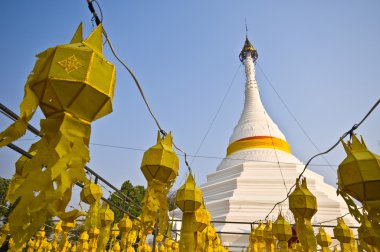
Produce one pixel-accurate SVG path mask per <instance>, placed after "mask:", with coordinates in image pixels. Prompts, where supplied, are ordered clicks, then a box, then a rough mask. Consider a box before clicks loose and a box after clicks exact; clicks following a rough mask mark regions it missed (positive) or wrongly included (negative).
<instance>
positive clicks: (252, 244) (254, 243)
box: [249, 229, 257, 251]
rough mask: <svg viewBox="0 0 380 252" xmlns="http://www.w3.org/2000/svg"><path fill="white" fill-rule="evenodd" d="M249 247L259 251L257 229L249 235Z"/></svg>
mask: <svg viewBox="0 0 380 252" xmlns="http://www.w3.org/2000/svg"><path fill="white" fill-rule="evenodd" d="M249 247H250V248H251V250H253V251H254V250H257V237H256V232H255V229H253V230H252V231H251V233H249Z"/></svg>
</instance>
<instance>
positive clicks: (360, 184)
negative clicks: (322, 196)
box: [338, 134, 380, 222]
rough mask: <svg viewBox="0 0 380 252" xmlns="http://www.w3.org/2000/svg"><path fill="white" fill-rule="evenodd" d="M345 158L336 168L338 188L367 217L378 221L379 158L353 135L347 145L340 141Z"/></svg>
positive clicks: (379, 212)
mask: <svg viewBox="0 0 380 252" xmlns="http://www.w3.org/2000/svg"><path fill="white" fill-rule="evenodd" d="M341 142H342V144H343V147H344V149H345V151H346V153H347V157H346V158H345V159H344V160H343V161H342V163H341V164H340V165H339V167H338V185H339V188H340V189H341V190H342V191H343V192H346V193H347V194H349V195H350V196H351V197H353V198H354V199H356V200H358V201H360V202H361V203H362V204H363V206H364V207H365V208H366V209H367V210H368V211H369V217H370V218H374V219H376V220H377V222H379V220H380V193H379V191H380V156H379V155H376V154H374V153H372V152H371V151H369V150H368V148H367V146H366V145H365V143H364V140H363V138H361V142H360V141H359V139H358V138H357V136H356V135H355V134H353V135H352V141H351V142H350V141H348V142H347V144H346V143H345V142H344V141H343V140H341Z"/></svg>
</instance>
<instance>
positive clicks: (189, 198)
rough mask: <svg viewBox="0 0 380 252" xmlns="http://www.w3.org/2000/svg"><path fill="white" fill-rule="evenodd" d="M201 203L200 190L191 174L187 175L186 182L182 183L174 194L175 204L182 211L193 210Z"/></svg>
mask: <svg viewBox="0 0 380 252" xmlns="http://www.w3.org/2000/svg"><path fill="white" fill-rule="evenodd" d="M202 203H203V199H202V191H201V190H200V189H199V188H198V187H197V185H196V184H195V181H194V177H193V175H192V174H191V173H190V174H189V176H187V180H186V183H185V184H184V185H182V186H181V187H180V188H179V189H178V191H177V194H176V204H177V206H178V207H179V208H180V209H181V210H182V212H184V213H185V212H194V211H195V210H197V209H198V208H199V207H200V206H201V205H202Z"/></svg>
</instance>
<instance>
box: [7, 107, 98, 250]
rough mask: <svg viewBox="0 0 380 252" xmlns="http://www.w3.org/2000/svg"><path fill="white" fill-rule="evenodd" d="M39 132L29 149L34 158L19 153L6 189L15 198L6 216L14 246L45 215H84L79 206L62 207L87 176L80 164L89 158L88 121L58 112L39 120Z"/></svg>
mask: <svg viewBox="0 0 380 252" xmlns="http://www.w3.org/2000/svg"><path fill="white" fill-rule="evenodd" d="M41 135H42V138H41V139H40V140H39V141H38V142H37V143H35V144H33V145H32V146H31V148H30V150H29V153H31V154H33V155H34V156H33V158H32V159H28V158H26V157H21V158H20V159H19V160H18V161H17V162H16V172H15V174H14V175H13V178H12V180H11V182H10V186H9V189H8V192H7V200H9V201H10V202H11V203H16V202H17V204H16V207H15V208H14V210H13V211H12V213H11V214H10V216H9V225H10V234H11V235H12V237H13V239H14V242H15V246H14V247H15V248H16V249H18V248H20V246H21V245H22V244H23V243H25V242H27V241H28V240H29V239H30V238H31V237H32V236H33V235H34V234H35V233H36V232H37V231H38V230H39V229H40V228H41V227H42V226H43V225H44V223H45V220H46V218H47V217H50V216H58V217H60V219H62V220H67V221H73V220H74V219H76V218H77V217H79V216H82V215H85V214H84V213H82V212H80V211H78V210H72V211H69V212H67V213H65V208H66V206H67V204H68V203H69V201H70V199H71V193H72V187H73V185H74V184H75V183H76V182H85V181H86V180H87V179H86V176H85V173H84V169H83V168H84V166H85V164H86V163H87V162H88V161H89V151H88V141H89V136H90V125H89V124H88V123H86V122H83V121H81V120H79V119H76V118H74V117H72V116H71V115H70V114H67V113H60V114H58V115H56V116H55V117H54V118H48V119H42V120H41ZM37 167H40V169H38V168H37Z"/></svg>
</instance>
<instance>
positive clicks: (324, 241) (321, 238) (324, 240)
mask: <svg viewBox="0 0 380 252" xmlns="http://www.w3.org/2000/svg"><path fill="white" fill-rule="evenodd" d="M316 239H317V243H318V245H319V246H321V248H322V252H330V249H329V246H330V244H331V242H332V241H331V236H330V235H329V234H328V233H326V231H325V230H324V229H323V228H322V227H321V228H319V231H318V234H317V236H316Z"/></svg>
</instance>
